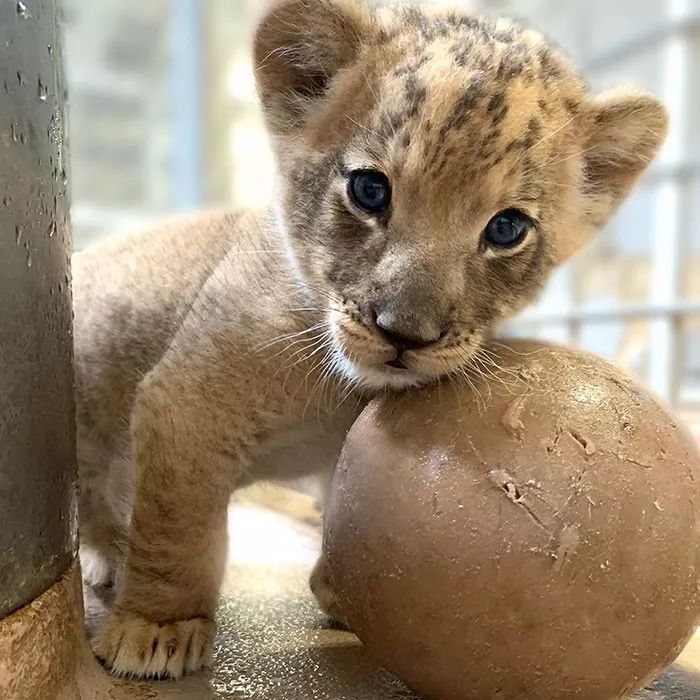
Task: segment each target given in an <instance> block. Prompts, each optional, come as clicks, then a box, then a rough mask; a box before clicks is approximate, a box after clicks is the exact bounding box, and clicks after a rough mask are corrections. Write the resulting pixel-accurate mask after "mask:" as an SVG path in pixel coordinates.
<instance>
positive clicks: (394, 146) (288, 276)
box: [74, 0, 666, 678]
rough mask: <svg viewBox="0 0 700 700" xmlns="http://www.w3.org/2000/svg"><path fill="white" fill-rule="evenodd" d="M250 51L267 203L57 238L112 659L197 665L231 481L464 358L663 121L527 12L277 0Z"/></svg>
mask: <svg viewBox="0 0 700 700" xmlns="http://www.w3.org/2000/svg"><path fill="white" fill-rule="evenodd" d="M255 69H256V74H257V80H258V85H259V93H260V97H261V102H262V107H263V111H264V114H265V118H266V121H267V125H268V128H269V132H270V135H271V138H272V140H273V143H274V148H275V151H276V155H277V159H278V163H279V180H280V183H279V184H280V188H279V196H278V198H277V201H276V205H275V207H274V210H273V211H270V212H269V213H266V214H262V215H255V214H250V213H248V214H246V213H242V214H232V213H222V214H212V215H209V216H204V217H201V218H193V219H189V220H185V221H175V222H173V223H170V224H166V225H164V226H163V227H161V228H159V229H156V230H154V231H149V232H146V233H143V234H140V235H137V236H134V237H131V238H127V239H124V240H119V241H117V242H114V243H107V244H105V245H101V246H98V247H95V248H94V249H91V250H89V251H86V252H84V253H80V254H77V255H76V256H75V258H74V275H75V286H74V293H75V353H76V367H77V402H78V430H79V459H80V472H81V473H80V478H81V499H80V517H81V530H82V545H81V550H82V555H83V562H84V567H85V573H86V577H87V578H88V580H90V581H91V582H93V583H95V584H99V583H105V582H107V581H109V580H111V579H112V577H113V576H114V575H115V573H116V584H115V585H116V601H115V604H114V607H113V609H112V611H111V614H110V616H109V617H108V619H107V620H106V622H105V624H104V625H103V627H102V628H101V630H100V631H99V632H98V634H97V637H96V639H95V640H94V645H95V651H96V653H97V655H98V656H100V657H101V658H102V659H104V661H105V663H106V664H107V665H108V666H109V667H110V668H111V669H112V670H113V671H114V672H115V673H119V674H129V675H134V676H143V677H148V676H169V677H173V678H177V677H179V676H181V675H182V674H183V673H184V672H188V671H194V670H196V669H198V668H200V667H201V666H203V665H204V664H206V663H207V662H208V660H209V658H210V654H211V647H212V636H213V633H214V614H215V610H216V604H217V595H218V590H219V585H220V582H221V579H222V575H223V570H224V564H225V558H226V551H227V543H226V536H227V535H226V523H227V519H226V512H227V505H228V503H229V498H230V495H231V492H232V491H233V490H234V489H237V488H239V487H241V486H244V485H246V484H249V483H251V482H253V481H255V480H258V479H265V478H275V479H278V478H284V477H290V478H292V477H298V476H299V475H302V474H306V473H309V472H312V471H315V470H319V469H322V468H326V469H327V468H330V467H332V465H333V464H334V461H335V459H336V456H337V454H338V451H339V449H340V446H341V443H342V440H343V436H344V435H345V432H346V430H347V429H348V427H349V426H350V424H351V423H352V421H353V419H354V417H355V416H356V415H357V412H358V411H359V410H360V408H361V407H362V404H363V402H364V401H365V400H366V398H367V397H368V396H370V395H371V394H372V392H374V391H376V390H386V389H402V388H405V387H411V386H416V385H419V384H423V383H426V382H432V381H435V380H436V379H437V378H439V377H441V376H443V375H452V376H453V377H460V376H461V375H463V373H465V372H466V371H467V370H468V368H469V367H470V364H471V363H473V362H475V361H477V360H478V358H479V347H480V343H481V341H482V339H483V338H484V336H485V334H487V333H488V332H489V329H491V328H493V326H494V324H496V323H498V322H499V321H501V320H503V319H505V318H507V317H509V316H511V315H513V314H514V313H516V312H517V311H519V310H520V309H521V308H522V307H523V306H524V305H525V304H527V303H528V302H529V301H530V300H532V299H533V297H534V296H535V295H536V293H537V292H538V291H539V290H540V289H541V287H542V285H543V283H544V282H545V280H546V279H547V277H548V275H549V274H550V272H551V271H552V270H553V269H554V268H555V267H556V266H557V265H559V264H560V263H561V262H562V261H563V260H565V259H566V258H567V257H569V256H570V255H571V254H572V253H573V252H574V251H576V250H577V249H578V248H580V247H581V246H582V245H583V244H584V243H585V242H586V241H587V240H588V239H589V237H590V236H591V234H592V233H593V232H594V231H595V229H597V228H598V227H599V226H600V225H601V224H603V223H604V222H605V221H606V220H607V219H608V217H609V216H610V215H611V213H612V212H613V211H614V210H615V208H616V207H617V206H618V204H619V203H620V201H621V200H622V199H623V198H624V196H625V195H626V194H627V192H628V191H629V190H630V188H631V187H632V185H633V183H634V182H635V180H637V178H638V177H639V175H640V174H641V173H642V172H643V171H644V169H645V168H646V167H647V165H648V164H649V162H650V161H651V159H652V158H653V157H654V155H655V154H656V152H657V149H658V148H659V146H660V144H661V143H662V141H663V138H664V134H665V131H666V114H665V112H664V109H663V107H662V106H661V105H660V104H659V103H658V102H657V101H656V100H655V99H654V98H652V97H651V96H649V95H647V94H644V93H640V92H635V91H628V90H621V91H614V92H609V93H604V94H602V95H590V94H589V93H588V91H587V88H586V85H585V84H584V82H583V80H582V79H581V78H580V77H579V75H578V74H577V72H576V71H575V70H574V69H573V68H572V66H571V65H570V64H569V62H568V61H567V59H566V58H564V57H563V56H562V55H561V54H560V53H558V52H557V51H556V50H554V49H552V48H551V47H550V46H548V45H547V44H546V43H545V41H544V40H543V38H542V37H541V36H540V35H539V34H537V33H536V32H534V31H531V30H529V29H522V28H520V27H518V26H516V25H514V24H512V23H511V22H509V21H506V20H497V21H487V20H481V19H476V18H474V17H470V16H467V15H465V14H462V13H459V12H451V13H448V12H435V11H428V10H421V9H417V8H414V7H409V8H404V9H398V10H387V9H377V10H372V9H368V8H367V7H365V6H363V5H361V4H358V3H356V2H351V1H350V0H286V1H283V2H281V3H278V4H277V5H276V6H275V7H274V9H272V10H271V11H270V12H269V13H268V14H267V16H266V17H265V18H264V19H263V20H262V22H261V24H260V26H259V28H258V30H257V34H256V37H255ZM235 536H236V535H235V533H234V537H235ZM240 536H245V533H241V535H240ZM314 581H315V584H316V585H315V586H314V587H315V589H316V590H317V591H318V595H319V597H320V598H321V600H322V603H323V605H324V606H325V608H326V609H327V610H330V611H331V612H332V611H333V599H332V594H331V593H330V591H329V589H328V587H327V585H325V582H324V576H323V567H322V565H320V566H319V567H318V568H317V571H316V575H315V577H314Z"/></svg>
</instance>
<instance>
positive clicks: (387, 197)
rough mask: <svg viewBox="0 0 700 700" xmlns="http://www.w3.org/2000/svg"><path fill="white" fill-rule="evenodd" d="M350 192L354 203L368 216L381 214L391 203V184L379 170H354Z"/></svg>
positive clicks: (351, 175) (349, 184)
mask: <svg viewBox="0 0 700 700" xmlns="http://www.w3.org/2000/svg"><path fill="white" fill-rule="evenodd" d="M348 191H349V193H350V197H351V199H352V200H353V202H355V204H356V205H357V206H358V207H359V208H360V209H362V210H363V211H366V212H367V213H368V214H381V213H383V212H385V211H386V210H387V209H388V208H389V204H390V203H391V183H390V182H389V178H388V177H387V176H386V175H385V174H384V173H382V172H379V170H353V171H352V172H351V173H350V177H349V179H348Z"/></svg>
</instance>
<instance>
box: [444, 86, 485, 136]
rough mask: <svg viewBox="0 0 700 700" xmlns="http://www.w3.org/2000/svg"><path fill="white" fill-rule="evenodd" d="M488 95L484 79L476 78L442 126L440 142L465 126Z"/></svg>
mask: <svg viewBox="0 0 700 700" xmlns="http://www.w3.org/2000/svg"><path fill="white" fill-rule="evenodd" d="M486 95H487V91H486V83H485V81H484V79H483V77H482V76H477V77H475V78H474V79H473V80H472V83H471V85H469V87H467V89H466V90H465V91H464V92H463V93H462V95H461V97H460V98H459V99H458V100H457V102H456V103H455V106H454V107H453V109H452V112H451V114H450V115H449V116H448V117H447V119H446V120H445V123H444V124H443V125H442V128H441V129H440V135H439V136H438V141H442V140H443V139H444V138H445V137H446V136H447V134H448V133H449V132H450V131H453V130H456V129H459V128H460V127H462V126H464V125H465V124H466V123H467V121H468V120H469V119H470V118H471V116H472V115H473V113H474V110H475V109H476V108H477V107H478V106H479V104H480V103H481V101H482V100H483V99H484V98H485V97H486Z"/></svg>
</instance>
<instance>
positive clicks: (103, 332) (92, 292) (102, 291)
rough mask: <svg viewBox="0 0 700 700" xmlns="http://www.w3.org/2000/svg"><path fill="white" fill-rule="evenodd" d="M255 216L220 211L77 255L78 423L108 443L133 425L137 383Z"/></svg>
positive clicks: (140, 233) (75, 327)
mask: <svg viewBox="0 0 700 700" xmlns="http://www.w3.org/2000/svg"><path fill="white" fill-rule="evenodd" d="M251 216H252V215H249V214H248V215H236V214H231V213H215V214H207V215H200V216H193V217H189V218H185V219H182V218H181V219H175V220H172V221H169V222H166V223H164V224H162V225H161V226H159V227H157V228H155V229H152V230H148V231H143V232H139V233H136V234H134V235H130V236H126V237H124V238H119V239H116V240H109V241H106V242H105V243H100V244H97V245H95V246H93V247H91V248H89V249H87V250H85V251H82V252H79V253H76V254H75V255H74V256H73V302H74V310H75V324H74V335H75V367H76V390H77V391H76V400H77V410H78V423H79V426H81V427H83V428H87V429H88V430H89V431H90V432H91V433H92V434H93V436H94V437H96V438H98V439H100V441H102V442H104V443H105V444H108V443H109V442H110V441H111V440H112V439H113V438H114V437H115V436H116V435H118V434H119V433H120V432H121V431H122V430H123V429H124V428H125V427H126V425H128V416H129V412H130V406H131V403H132V400H133V396H134V392H135V389H136V386H137V384H138V382H139V381H140V380H141V378H142V377H143V376H144V375H145V374H146V373H147V372H148V371H150V369H151V368H152V367H153V366H154V365H155V364H156V363H157V362H158V361H159V359H160V358H161V357H162V355H163V353H164V351H165V350H166V348H167V347H168V345H169V343H170V342H171V340H172V338H173V336H174V334H175V333H176V332H177V329H178V328H179V326H180V324H181V323H182V320H183V318H184V316H185V315H186V313H187V311H188V309H189V308H190V306H191V304H192V302H193V301H194V298H195V297H196V295H197V293H198V291H199V290H200V289H201V287H202V285H203V284H204V283H205V282H206V280H207V278H208V277H209V276H210V275H211V273H212V271H213V270H214V269H215V268H216V266H217V265H218V264H219V262H220V261H221V260H222V259H223V257H224V256H225V255H226V254H227V252H228V251H229V250H230V249H231V247H232V246H233V245H236V244H241V245H242V244H243V242H242V241H241V238H246V235H247V232H248V230H250V229H251V228H253V226H252V223H253V221H251V218H250V217H251Z"/></svg>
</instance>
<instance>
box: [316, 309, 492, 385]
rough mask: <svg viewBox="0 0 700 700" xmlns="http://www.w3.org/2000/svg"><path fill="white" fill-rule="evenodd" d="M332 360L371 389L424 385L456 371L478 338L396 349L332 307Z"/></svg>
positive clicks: (472, 349) (460, 368)
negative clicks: (416, 347) (417, 347)
mask: <svg viewBox="0 0 700 700" xmlns="http://www.w3.org/2000/svg"><path fill="white" fill-rule="evenodd" d="M330 327H331V335H332V339H333V345H334V350H333V354H334V360H335V362H334V364H335V366H336V368H337V370H338V371H339V372H340V373H341V374H342V375H344V376H345V377H346V378H347V379H348V380H349V381H350V382H354V383H356V384H357V385H358V386H359V387H363V388H366V389H371V390H378V389H396V390H400V389H408V388H410V387H418V386H423V385H425V384H430V383H432V382H434V381H436V380H438V379H439V378H440V377H441V376H444V375H448V374H452V373H459V372H460V371H464V367H465V366H466V365H467V364H468V363H469V360H470V358H471V357H472V356H473V355H474V354H475V353H476V351H477V349H478V346H479V340H478V339H477V338H476V337H470V338H469V342H464V339H461V340H460V341H459V342H454V341H453V342H450V341H445V342H442V343H439V344H435V345H431V346H429V347H422V348H419V349H406V350H403V349H397V348H396V347H395V346H394V345H392V344H390V343H389V342H387V341H386V340H385V339H384V338H383V337H382V336H381V335H380V334H379V333H378V332H375V331H373V330H372V329H370V328H368V327H367V326H366V325H365V324H363V323H360V322H359V321H357V320H355V319H353V318H352V317H350V316H349V315H347V314H344V313H342V312H340V311H331V314H330Z"/></svg>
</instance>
